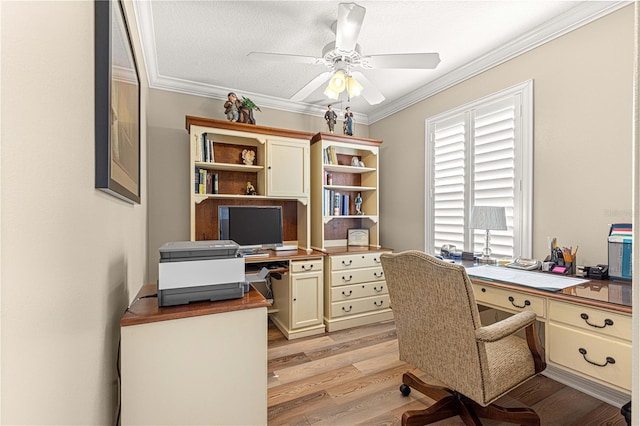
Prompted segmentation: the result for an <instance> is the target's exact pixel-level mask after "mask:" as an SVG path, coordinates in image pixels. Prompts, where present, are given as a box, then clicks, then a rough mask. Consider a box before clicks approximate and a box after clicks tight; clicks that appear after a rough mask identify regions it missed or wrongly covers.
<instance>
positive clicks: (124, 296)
mask: <svg viewBox="0 0 640 426" xmlns="http://www.w3.org/2000/svg"><path fill="white" fill-rule="evenodd" d="M129 6H130V5H129ZM93 11H94V5H93V2H92V1H81V2H49V1H47V2H24V1H15V2H12V1H9V2H4V1H3V2H2V3H1V4H0V14H1V19H2V20H1V37H0V38H1V40H2V68H1V71H0V77H1V87H2V98H1V115H0V116H1V122H2V128H1V143H2V158H1V161H2V163H1V173H2V193H1V196H2V200H1V205H2V216H1V222H0V232H1V236H2V251H1V255H2V257H1V258H0V262H1V264H2V276H1V282H0V286H1V290H2V300H1V306H0V309H1V318H2V334H1V343H2V360H1V374H2V386H1V390H2V412H1V419H0V421H1V423H2V424H40V425H45V424H56V425H70V424H83V425H107V424H113V423H114V420H115V417H116V405H117V381H116V359H117V352H118V338H119V321H120V317H121V316H122V314H123V312H124V309H125V308H126V306H127V304H128V302H129V301H130V300H131V299H132V298H133V297H134V295H135V293H136V292H137V291H138V289H139V287H140V285H141V284H143V283H144V282H146V280H147V277H146V275H145V272H146V261H147V252H146V250H147V249H146V240H147V229H146V228H147V209H146V199H147V195H146V191H145V189H146V178H145V174H146V156H145V155H143V156H142V174H143V178H142V189H143V193H142V199H143V202H142V204H141V205H131V204H127V203H125V202H123V201H120V200H118V199H116V198H114V197H112V196H110V195H107V194H105V193H103V192H101V191H98V190H96V189H95V188H94V117H93V113H94V95H93V93H94V77H93V72H94V63H93V58H94V54H93V53H94V48H93V36H94V24H93V23H94V16H93ZM141 71H143V70H141ZM142 74H143V75H144V71H143V72H142ZM143 102H144V100H143ZM143 106H144V104H143ZM142 125H143V131H142V141H143V149H146V147H145V143H144V141H145V131H144V127H145V123H144V117H143V123H142Z"/></svg>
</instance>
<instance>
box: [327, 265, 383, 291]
mask: <svg viewBox="0 0 640 426" xmlns="http://www.w3.org/2000/svg"><path fill="white" fill-rule="evenodd" d="M370 281H384V272H383V271H382V266H378V267H374V268H366V269H354V270H351V271H337V272H332V273H331V286H332V287H333V286H340V285H349V284H358V283H366V282H370Z"/></svg>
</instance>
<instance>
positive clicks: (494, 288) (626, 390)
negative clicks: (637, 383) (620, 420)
mask: <svg viewBox="0 0 640 426" xmlns="http://www.w3.org/2000/svg"><path fill="white" fill-rule="evenodd" d="M540 273H541V274H542V273H543V272H540ZM470 278H471V281H472V286H473V289H474V295H475V298H476V302H477V303H478V304H479V305H483V306H487V307H490V308H495V309H498V310H500V311H505V312H510V313H517V312H520V311H524V310H527V311H533V312H535V313H536V315H537V318H538V321H540V322H541V323H543V324H544V327H543V328H544V339H543V340H544V344H545V352H546V358H547V359H546V361H547V369H546V370H545V372H543V374H545V375H547V376H549V377H552V378H553V379H555V380H558V381H560V382H562V383H565V384H568V385H570V386H573V387H575V388H578V389H580V390H581V391H583V392H585V393H587V394H591V395H593V396H596V397H598V398H600V399H602V400H604V401H607V402H609V403H611V404H614V405H622V404H623V403H624V402H626V401H628V399H629V395H630V393H631V283H630V282H626V281H607V280H605V281H599V280H591V281H588V282H587V283H584V284H580V285H574V286H571V287H568V288H566V289H564V290H559V291H555V292H554V291H545V290H540V289H536V288H532V287H526V286H521V285H516V284H512V283H506V282H499V281H489V280H483V279H480V278H475V277H473V276H472V277H470Z"/></svg>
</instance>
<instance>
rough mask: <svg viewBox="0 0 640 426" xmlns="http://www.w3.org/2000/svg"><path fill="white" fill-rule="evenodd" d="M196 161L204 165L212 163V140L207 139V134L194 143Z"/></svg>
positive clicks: (213, 159) (213, 160)
mask: <svg viewBox="0 0 640 426" xmlns="http://www.w3.org/2000/svg"><path fill="white" fill-rule="evenodd" d="M196 161H199V162H204V163H214V162H215V158H214V155H213V140H212V139H209V137H208V136H207V133H203V134H202V135H201V136H200V140H199V141H198V142H197V143H196Z"/></svg>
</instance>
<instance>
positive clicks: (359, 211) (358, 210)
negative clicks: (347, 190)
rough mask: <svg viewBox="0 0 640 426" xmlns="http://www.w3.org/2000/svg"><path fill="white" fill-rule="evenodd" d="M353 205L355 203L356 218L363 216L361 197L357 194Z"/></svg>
mask: <svg viewBox="0 0 640 426" xmlns="http://www.w3.org/2000/svg"><path fill="white" fill-rule="evenodd" d="M355 203H356V215H358V216H362V215H364V213H363V212H362V197H361V196H360V193H359V192H358V196H357V197H356V200H355Z"/></svg>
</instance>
